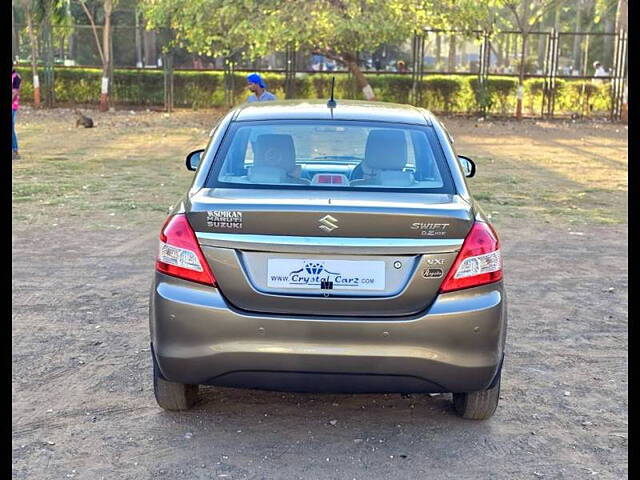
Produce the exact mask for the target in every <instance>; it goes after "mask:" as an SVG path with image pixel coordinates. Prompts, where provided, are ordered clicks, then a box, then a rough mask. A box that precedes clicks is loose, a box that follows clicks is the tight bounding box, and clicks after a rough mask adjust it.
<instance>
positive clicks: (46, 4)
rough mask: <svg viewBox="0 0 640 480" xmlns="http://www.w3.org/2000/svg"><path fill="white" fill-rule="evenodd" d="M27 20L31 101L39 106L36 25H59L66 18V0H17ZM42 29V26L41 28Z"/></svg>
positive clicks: (67, 12)
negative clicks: (29, 47) (29, 45)
mask: <svg viewBox="0 0 640 480" xmlns="http://www.w3.org/2000/svg"><path fill="white" fill-rule="evenodd" d="M18 5H19V6H20V7H22V9H23V11H24V14H25V18H26V21H27V30H28V32H29V40H30V43H31V72H32V75H33V103H34V105H35V106H36V107H38V106H40V97H41V92H40V77H39V76H38V36H37V33H36V30H35V26H36V25H40V27H43V26H44V25H45V24H47V25H48V26H49V27H50V26H51V25H52V24H57V25H61V24H63V23H65V21H66V20H67V19H68V18H67V17H68V14H69V11H68V9H67V6H68V0H19V3H18ZM41 29H42V28H41ZM48 32H50V30H48Z"/></svg>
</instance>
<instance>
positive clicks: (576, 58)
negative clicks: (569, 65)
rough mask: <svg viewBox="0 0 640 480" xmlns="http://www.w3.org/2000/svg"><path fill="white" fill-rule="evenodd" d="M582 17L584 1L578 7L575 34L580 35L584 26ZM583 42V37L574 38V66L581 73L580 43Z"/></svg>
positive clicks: (576, 36) (579, 1) (580, 0)
mask: <svg viewBox="0 0 640 480" xmlns="http://www.w3.org/2000/svg"><path fill="white" fill-rule="evenodd" d="M581 16H582V0H578V6H577V11H576V26H575V32H576V33H580V29H581V26H582V22H581V21H580V17H581ZM581 40H582V36H580V35H575V36H574V37H573V55H572V57H573V65H574V69H575V70H578V71H580V70H581V67H582V66H581V59H582V55H580V43H581Z"/></svg>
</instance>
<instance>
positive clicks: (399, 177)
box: [351, 129, 415, 187]
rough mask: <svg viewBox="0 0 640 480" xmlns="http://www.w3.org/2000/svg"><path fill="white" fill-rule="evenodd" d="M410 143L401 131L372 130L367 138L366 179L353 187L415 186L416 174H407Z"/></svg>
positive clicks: (355, 182)
mask: <svg viewBox="0 0 640 480" xmlns="http://www.w3.org/2000/svg"><path fill="white" fill-rule="evenodd" d="M406 164H407V141H406V139H405V136H404V132H403V131H401V130H392V129H378V130H371V131H370V132H369V136H368V137H367V143H366V146H365V150H364V160H363V161H362V171H363V173H365V174H368V175H366V176H365V178H363V179H354V180H352V182H351V185H353V186H359V185H361V186H364V185H371V186H375V185H379V186H384V187H404V186H408V185H412V184H414V183H415V179H414V177H413V173H411V172H405V171H404V167H405V165H406Z"/></svg>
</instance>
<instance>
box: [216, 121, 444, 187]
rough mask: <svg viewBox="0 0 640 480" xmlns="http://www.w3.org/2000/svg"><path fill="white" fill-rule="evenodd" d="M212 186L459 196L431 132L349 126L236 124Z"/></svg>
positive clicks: (373, 125)
mask: <svg viewBox="0 0 640 480" xmlns="http://www.w3.org/2000/svg"><path fill="white" fill-rule="evenodd" d="M207 183H208V185H207V186H208V187H214V186H225V187H233V188H242V187H246V188H256V187H257V188H297V189H300V188H302V189H326V188H332V189H341V190H343V189H344V190H356V189H357V190H361V189H362V190H372V189H373V190H379V189H382V190H402V191H404V190H407V189H410V190H417V191H428V192H434V193H454V192H453V187H452V182H451V178H450V174H449V171H448V168H447V164H446V162H445V160H444V157H443V153H442V151H441V149H440V146H439V144H438V143H437V139H436V137H435V134H434V132H433V130H432V129H431V128H430V127H420V126H411V125H398V124H384V123H367V122H344V121H343V122H337V121H327V122H322V121H296V122H288V121H278V122H275V121H274V122H252V123H247V122H238V123H236V124H235V125H234V126H232V127H231V129H230V132H228V134H227V136H226V138H225V142H224V143H223V145H222V148H221V149H220V151H219V153H218V156H217V158H216V160H215V162H214V165H213V170H212V172H211V175H210V176H209V179H208V182H207Z"/></svg>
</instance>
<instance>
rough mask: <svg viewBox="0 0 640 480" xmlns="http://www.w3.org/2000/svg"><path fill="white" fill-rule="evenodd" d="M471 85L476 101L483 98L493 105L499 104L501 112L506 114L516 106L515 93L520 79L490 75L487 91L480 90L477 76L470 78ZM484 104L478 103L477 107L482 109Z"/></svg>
mask: <svg viewBox="0 0 640 480" xmlns="http://www.w3.org/2000/svg"><path fill="white" fill-rule="evenodd" d="M469 85H470V87H471V90H472V91H473V93H474V95H475V98H476V102H478V101H480V100H482V101H484V102H485V103H486V104H488V105H489V106H490V107H491V110H490V111H491V112H493V111H494V109H493V106H494V105H499V106H500V110H499V113H500V114H502V115H505V114H506V113H507V112H508V111H510V110H512V109H513V108H515V101H516V98H515V93H516V90H517V88H518V79H516V78H513V77H489V78H488V79H487V84H486V91H485V92H482V91H480V85H479V82H478V78H477V77H471V78H470V79H469ZM481 107H482V104H477V108H478V109H481Z"/></svg>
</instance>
